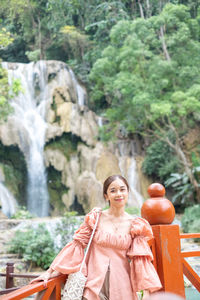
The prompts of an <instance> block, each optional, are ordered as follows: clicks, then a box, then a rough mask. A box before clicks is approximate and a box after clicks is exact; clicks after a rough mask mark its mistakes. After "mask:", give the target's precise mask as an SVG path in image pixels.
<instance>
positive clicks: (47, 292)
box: [41, 284, 55, 300]
mask: <svg viewBox="0 0 200 300" xmlns="http://www.w3.org/2000/svg"><path fill="white" fill-rule="evenodd" d="M54 288H55V284H52V285H51V286H50V287H49V288H48V289H47V290H46V292H45V293H44V295H43V297H42V299H41V300H48V299H49V297H50V296H51V294H52V292H53V290H54Z"/></svg>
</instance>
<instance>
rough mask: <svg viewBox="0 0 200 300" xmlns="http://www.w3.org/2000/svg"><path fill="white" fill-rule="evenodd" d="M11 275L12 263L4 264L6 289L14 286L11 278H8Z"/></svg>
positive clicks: (12, 270) (12, 271)
mask: <svg viewBox="0 0 200 300" xmlns="http://www.w3.org/2000/svg"><path fill="white" fill-rule="evenodd" d="M11 273H14V263H7V264H6V289H9V288H12V287H13V286H14V280H13V277H12V276H10V274H11Z"/></svg>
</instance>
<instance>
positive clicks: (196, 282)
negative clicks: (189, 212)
mask: <svg viewBox="0 0 200 300" xmlns="http://www.w3.org/2000/svg"><path fill="white" fill-rule="evenodd" d="M191 238H193V239H194V238H195V239H196V238H200V233H184V234H180V239H191ZM196 256H199V257H200V250H199V251H184V252H181V257H182V263H183V274H184V275H185V276H186V277H187V278H188V279H189V281H190V282H191V283H192V284H193V286H194V287H195V288H196V289H197V290H198V291H199V293H200V277H199V275H198V274H197V273H196V272H195V271H194V269H193V268H192V267H191V266H190V264H189V263H188V262H187V261H186V260H185V258H186V257H196Z"/></svg>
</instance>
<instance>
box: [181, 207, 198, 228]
mask: <svg viewBox="0 0 200 300" xmlns="http://www.w3.org/2000/svg"><path fill="white" fill-rule="evenodd" d="M181 223H182V228H183V231H184V232H199V231H200V204H196V205H194V206H191V207H187V208H186V209H185V211H184V215H183V217H182V219H181Z"/></svg>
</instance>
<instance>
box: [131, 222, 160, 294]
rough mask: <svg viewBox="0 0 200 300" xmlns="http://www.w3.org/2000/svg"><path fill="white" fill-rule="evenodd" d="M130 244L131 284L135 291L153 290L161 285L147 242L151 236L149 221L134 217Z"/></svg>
mask: <svg viewBox="0 0 200 300" xmlns="http://www.w3.org/2000/svg"><path fill="white" fill-rule="evenodd" d="M131 236H132V238H133V239H132V244H131V247H130V249H129V250H128V251H127V256H128V257H129V258H130V259H131V267H130V274H131V284H132V288H133V290H134V291H135V292H137V291H140V290H144V289H145V290H149V291H150V292H154V291H156V290H159V289H160V288H161V287H162V285H161V282H160V279H159V277H158V274H157V273H156V270H155V268H154V266H153V264H152V262H151V261H152V260H153V254H152V252H151V249H150V247H149V245H148V243H147V241H148V239H150V238H152V237H153V233H152V229H151V226H150V225H149V223H148V222H147V221H146V220H144V219H142V218H139V217H138V218H135V219H134V220H133V222H132V226H131Z"/></svg>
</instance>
